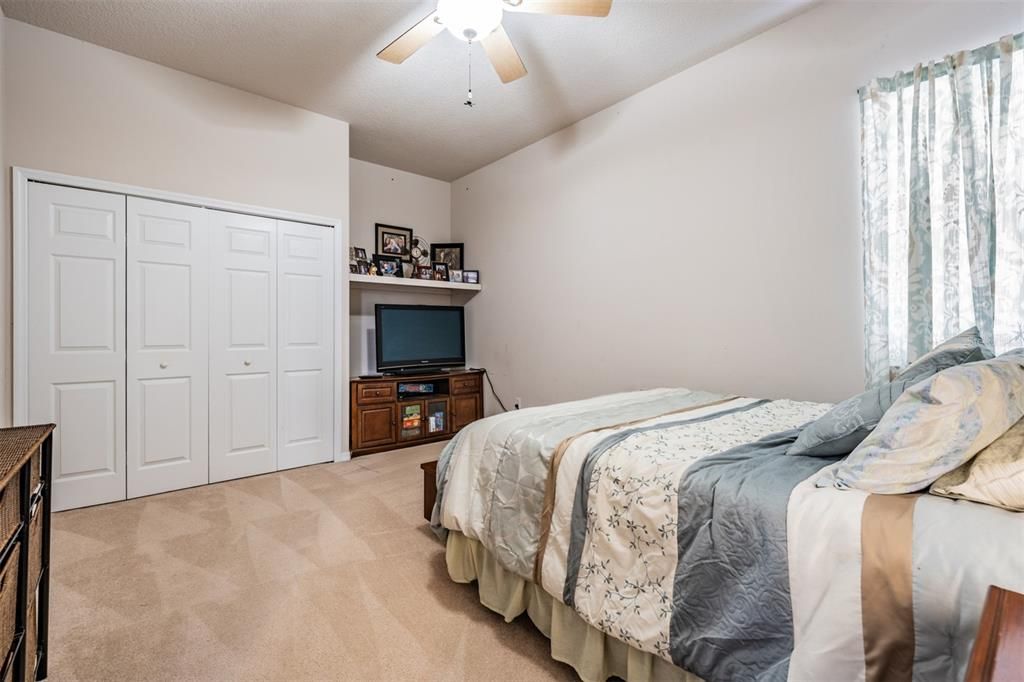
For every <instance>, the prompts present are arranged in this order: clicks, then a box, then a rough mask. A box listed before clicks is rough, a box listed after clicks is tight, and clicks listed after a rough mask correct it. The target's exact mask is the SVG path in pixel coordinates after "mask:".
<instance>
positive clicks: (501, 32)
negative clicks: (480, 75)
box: [483, 26, 526, 83]
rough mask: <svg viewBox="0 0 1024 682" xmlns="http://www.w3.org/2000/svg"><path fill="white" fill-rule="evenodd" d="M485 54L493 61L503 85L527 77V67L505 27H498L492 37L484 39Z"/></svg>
mask: <svg viewBox="0 0 1024 682" xmlns="http://www.w3.org/2000/svg"><path fill="white" fill-rule="evenodd" d="M483 44H484V52H486V53H487V58H488V59H490V60H491V66H493V67H494V70H495V71H497V72H498V78H500V79H501V82H502V83H511V82H512V81H514V80H517V79H519V78H522V77H523V76H525V75H526V67H525V66H523V60H522V59H520V58H519V53H518V52H516V48H515V46H514V45H512V41H511V40H510V39H509V37H508V33H505V27H504V26H498V28H496V29H494V32H493V33H491V35H489V36H487V37H486V38H484V39H483Z"/></svg>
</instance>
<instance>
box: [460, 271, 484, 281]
mask: <svg viewBox="0 0 1024 682" xmlns="http://www.w3.org/2000/svg"><path fill="white" fill-rule="evenodd" d="M462 281H463V282H465V283H466V284H480V271H479V270H463V271H462Z"/></svg>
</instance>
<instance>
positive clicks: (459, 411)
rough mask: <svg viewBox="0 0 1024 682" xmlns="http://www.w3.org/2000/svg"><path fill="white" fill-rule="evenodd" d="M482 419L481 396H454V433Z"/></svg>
mask: <svg viewBox="0 0 1024 682" xmlns="http://www.w3.org/2000/svg"><path fill="white" fill-rule="evenodd" d="M479 418H480V396H477V395H460V396H452V431H458V430H459V429H461V428H462V427H463V426H465V425H466V424H469V423H471V422H474V421H476V420H477V419H479Z"/></svg>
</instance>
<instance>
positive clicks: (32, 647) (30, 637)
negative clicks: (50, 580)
mask: <svg viewBox="0 0 1024 682" xmlns="http://www.w3.org/2000/svg"><path fill="white" fill-rule="evenodd" d="M38 653H39V624H38V623H37V622H36V595H35V593H34V592H33V593H32V594H30V595H29V596H28V615H27V616H26V618H25V682H35V679H36V656H37V655H38Z"/></svg>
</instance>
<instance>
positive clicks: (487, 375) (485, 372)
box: [470, 367, 508, 412]
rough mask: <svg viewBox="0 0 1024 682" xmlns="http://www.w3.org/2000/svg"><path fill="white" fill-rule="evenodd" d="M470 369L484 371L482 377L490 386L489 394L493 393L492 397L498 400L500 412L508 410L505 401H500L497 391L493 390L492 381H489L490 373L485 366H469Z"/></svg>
mask: <svg viewBox="0 0 1024 682" xmlns="http://www.w3.org/2000/svg"><path fill="white" fill-rule="evenodd" d="M470 369H479V370H480V371H481V372H483V373H484V378H485V379H487V385H488V386H490V387H491V395H493V396H494V399H495V400H497V401H498V405H500V406H501V411H502V412H508V408H507V407H505V403H503V402H501V397H500V396H499V395H498V392H497V391H495V390H494V382H492V381H491V375H490V373H489V372H488V371H487V368H486V367H470Z"/></svg>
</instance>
